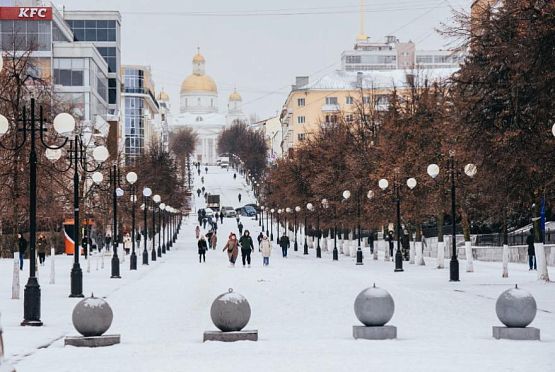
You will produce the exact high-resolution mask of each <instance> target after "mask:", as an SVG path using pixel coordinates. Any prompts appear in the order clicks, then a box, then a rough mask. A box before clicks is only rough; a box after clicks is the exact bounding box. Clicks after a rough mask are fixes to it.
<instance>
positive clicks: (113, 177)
mask: <svg viewBox="0 0 555 372" xmlns="http://www.w3.org/2000/svg"><path fill="white" fill-rule="evenodd" d="M119 177H120V175H119V169H118V167H117V166H116V165H113V166H112V169H111V170H110V182H111V185H112V213H113V215H112V218H113V221H112V224H113V231H114V232H113V235H112V236H113V238H112V247H113V255H112V273H111V276H110V277H111V278H113V279H120V278H121V276H120V272H119V257H118V245H119V231H118V200H117V198H118V197H122V196H123V190H122V189H121V188H120V187H119ZM123 254H125V252H124V253H123Z"/></svg>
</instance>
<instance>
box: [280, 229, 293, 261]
mask: <svg viewBox="0 0 555 372" xmlns="http://www.w3.org/2000/svg"><path fill="white" fill-rule="evenodd" d="M290 244H291V242H290V241H289V237H288V236H287V234H286V233H285V231H284V232H283V235H282V236H281V238H280V239H279V246H280V247H281V254H282V255H283V257H287V249H289V246H290Z"/></svg>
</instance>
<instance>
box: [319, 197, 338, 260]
mask: <svg viewBox="0 0 555 372" xmlns="http://www.w3.org/2000/svg"><path fill="white" fill-rule="evenodd" d="M322 206H323V207H324V209H326V210H327V209H329V207H330V203H329V201H328V199H323V200H322ZM336 234H337V228H336V226H335V206H334V208H333V252H332V259H333V261H338V260H339V252H338V251H337V242H336V240H335V235H336Z"/></svg>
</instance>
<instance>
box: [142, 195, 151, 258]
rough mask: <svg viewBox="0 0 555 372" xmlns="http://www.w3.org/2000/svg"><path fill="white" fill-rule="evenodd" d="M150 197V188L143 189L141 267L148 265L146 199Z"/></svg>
mask: <svg viewBox="0 0 555 372" xmlns="http://www.w3.org/2000/svg"><path fill="white" fill-rule="evenodd" d="M151 195H152V190H151V189H150V187H145V188H144V189H143V231H144V234H143V240H144V243H143V246H144V249H143V265H148V251H147V244H148V224H147V211H148V198H149V197H150V196H151Z"/></svg>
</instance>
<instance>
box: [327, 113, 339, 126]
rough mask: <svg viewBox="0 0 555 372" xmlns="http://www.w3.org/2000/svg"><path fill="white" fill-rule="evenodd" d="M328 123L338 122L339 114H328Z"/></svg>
mask: <svg viewBox="0 0 555 372" xmlns="http://www.w3.org/2000/svg"><path fill="white" fill-rule="evenodd" d="M325 120H326V124H331V123H337V115H326V118H325Z"/></svg>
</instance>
